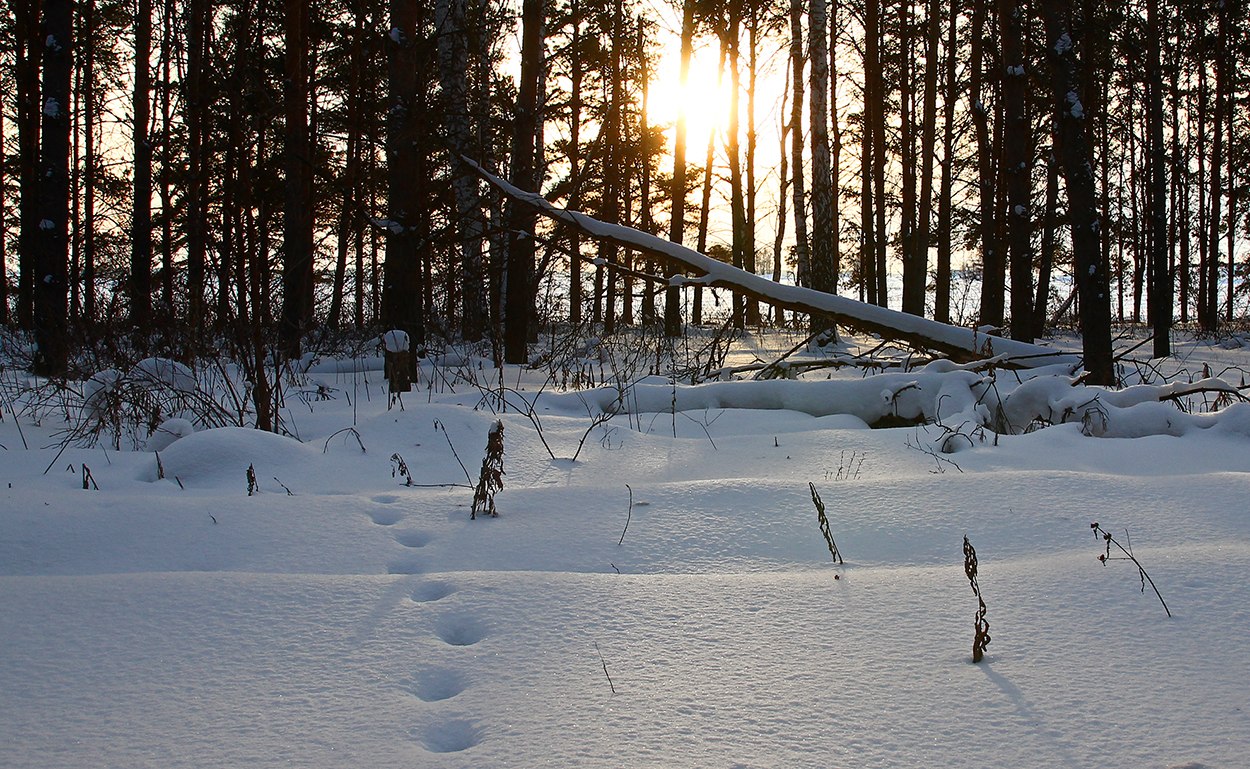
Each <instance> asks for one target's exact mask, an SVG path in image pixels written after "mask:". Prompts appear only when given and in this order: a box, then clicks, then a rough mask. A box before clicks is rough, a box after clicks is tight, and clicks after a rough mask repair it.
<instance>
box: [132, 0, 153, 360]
mask: <svg viewBox="0 0 1250 769" xmlns="http://www.w3.org/2000/svg"><path fill="white" fill-rule="evenodd" d="M151 57H152V0H139V7H138V9H137V12H136V15H135V65H134V66H135V82H134V92H133V101H132V105H133V106H132V110H133V112H132V115H133V123H134V124H133V125H132V126H131V146H132V148H133V152H134V200H133V209H134V210H133V215H132V216H131V221H130V325H131V327H132V328H133V329H134V330H135V331H136V332H137V333H136V334H135V337H136V340H138V341H139V343H140V345H141V348H140V349H143V346H145V345H146V343H145V342H144V341H142V340H144V339H145V338H146V335H147V334H148V333H149V332H150V326H151V315H152V144H151V142H150V141H149V140H148V121H149V119H150V117H149V116H150V114H151V103H152V102H151V98H152V95H151V91H152V66H151Z"/></svg>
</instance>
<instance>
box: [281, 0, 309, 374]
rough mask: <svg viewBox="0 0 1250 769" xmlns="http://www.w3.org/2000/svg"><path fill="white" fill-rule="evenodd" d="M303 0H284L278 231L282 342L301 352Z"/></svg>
mask: <svg viewBox="0 0 1250 769" xmlns="http://www.w3.org/2000/svg"><path fill="white" fill-rule="evenodd" d="M310 13H312V10H311V8H310V7H309V6H308V4H307V3H305V2H304V0H286V16H285V21H286V77H285V79H284V80H283V100H284V101H285V103H286V147H285V163H284V165H285V167H286V211H285V214H284V216H283V235H282V289H283V291H282V323H281V331H282V347H283V350H284V351H285V353H286V355H287V356H288V358H291V359H295V358H298V357H299V356H300V338H301V337H302V336H303V334H304V332H305V331H307V330H308V328H309V327H310V326H311V325H312V315H313V190H312V167H313V157H312V136H311V135H310V128H309V118H308V88H309V82H308V81H309V77H308V72H309V67H308V52H309V30H310V23H309V14H310Z"/></svg>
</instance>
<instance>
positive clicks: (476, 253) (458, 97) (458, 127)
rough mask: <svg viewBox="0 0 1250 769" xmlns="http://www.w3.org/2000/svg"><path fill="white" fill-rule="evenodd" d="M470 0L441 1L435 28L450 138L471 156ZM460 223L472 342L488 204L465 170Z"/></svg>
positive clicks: (464, 310)
mask: <svg viewBox="0 0 1250 769" xmlns="http://www.w3.org/2000/svg"><path fill="white" fill-rule="evenodd" d="M465 3H466V0H437V2H436V3H435V4H434V28H435V31H436V35H437V37H438V54H439V58H438V61H439V69H440V74H441V79H442V88H443V92H444V94H445V95H446V99H447V115H446V120H445V122H446V126H447V138H448V140H449V142H450V144H451V148H452V150H453V151H454V152H457V153H459V154H467V153H468V152H469V149H470V139H471V137H472V127H471V125H470V120H469V98H468V69H469V42H468V35H469V30H468V25H467V22H466V16H467V9H466V8H465ZM452 194H453V195H454V197H455V201H456V227H457V230H458V232H459V242H460V269H459V275H460V280H459V281H458V283H459V287H460V290H461V300H462V307H461V316H460V331H461V334H462V335H463V336H464V338H465V340H466V341H470V342H474V341H477V340H478V339H481V338H482V332H483V330H484V329H483V324H482V320H483V316H484V314H485V309H486V305H485V303H484V302H483V298H482V285H483V281H484V272H483V270H482V231H483V227H482V211H481V209H482V204H481V200H480V196H479V193H478V188H477V180H476V179H475V178H474V177H473V176H472V175H470V174H468V173H460V174H458V175H457V176H456V177H455V178H454V179H453V180H452Z"/></svg>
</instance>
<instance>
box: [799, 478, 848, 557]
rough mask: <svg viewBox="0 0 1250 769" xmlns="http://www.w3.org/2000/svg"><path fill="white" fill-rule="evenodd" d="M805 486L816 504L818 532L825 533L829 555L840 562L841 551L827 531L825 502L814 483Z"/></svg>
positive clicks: (827, 520)
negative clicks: (818, 523)
mask: <svg viewBox="0 0 1250 769" xmlns="http://www.w3.org/2000/svg"><path fill="white" fill-rule="evenodd" d="M807 488H808V489H809V490H810V491H811V492H812V504H813V505H815V506H816V518H817V520H819V521H820V533H821V534H823V535H825V543H826V544H827V545H829V555H831V556H833V560H834V561H835V562H837V563H838V564H842V563H843V561H842V553H841V552H840V551H839V550H838V546H837V544H835V543H834V541H833V534H832V533H831V532H830V531H829V518H828V517H826V516H825V503H824V501H823V500H821V498H820V494H819V493H818V492H817V491H816V484H814V483H809V484H807Z"/></svg>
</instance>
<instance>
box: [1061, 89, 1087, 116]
mask: <svg viewBox="0 0 1250 769" xmlns="http://www.w3.org/2000/svg"><path fill="white" fill-rule="evenodd" d="M1066 100H1067V102H1068V114H1070V115H1072V117H1074V118H1076V119H1077V120H1080V119H1082V118H1084V117H1085V107H1084V106H1082V105H1081V99H1080V97H1079V96H1077V94H1076V91H1068V95H1067V97H1066Z"/></svg>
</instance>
